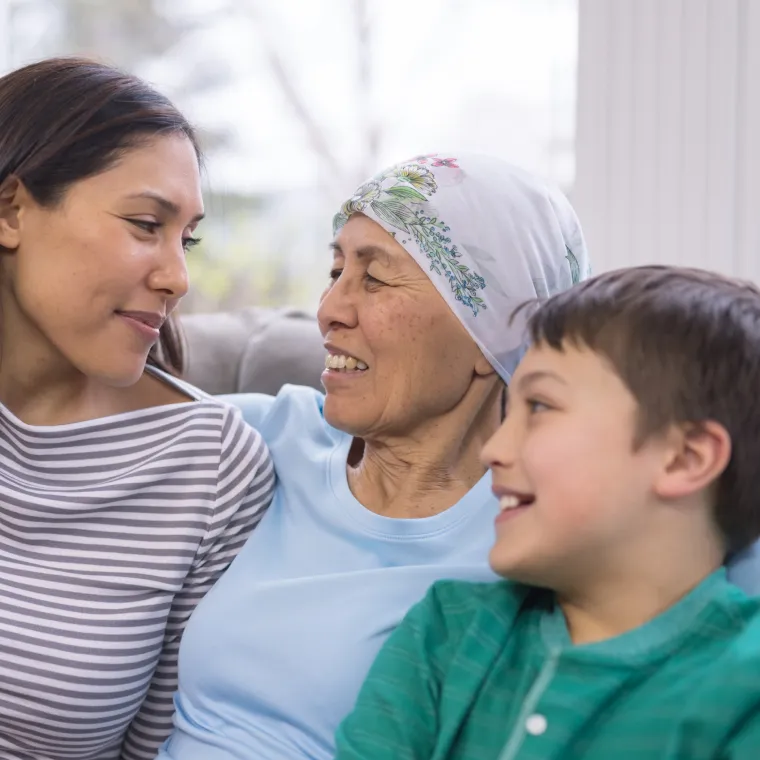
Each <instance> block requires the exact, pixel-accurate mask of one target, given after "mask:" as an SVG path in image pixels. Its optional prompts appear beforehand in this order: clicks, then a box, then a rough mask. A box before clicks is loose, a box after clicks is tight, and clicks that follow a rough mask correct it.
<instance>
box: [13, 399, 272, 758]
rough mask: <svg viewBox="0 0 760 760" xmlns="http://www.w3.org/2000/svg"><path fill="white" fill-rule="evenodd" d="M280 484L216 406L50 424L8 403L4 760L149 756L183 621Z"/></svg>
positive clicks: (254, 437)
mask: <svg viewBox="0 0 760 760" xmlns="http://www.w3.org/2000/svg"><path fill="white" fill-rule="evenodd" d="M273 488H274V472H273V468H272V464H271V460H270V458H269V452H268V450H267V448H266V446H265V444H264V442H263V441H262V439H261V437H260V436H259V435H258V433H256V432H254V431H253V430H252V429H251V428H249V427H248V426H247V425H246V424H245V423H244V422H243V420H242V418H241V416H240V414H239V412H238V411H237V410H236V409H233V408H231V407H228V406H225V405H223V404H221V403H219V402H217V401H215V400H213V399H210V398H207V397H205V396H200V395H198V397H197V398H196V400H194V401H192V402H188V403H184V404H174V405H171V406H162V407H156V408H152V409H144V410H140V411H136V412H130V413H127V414H120V415H116V416H113V417H107V418H103V419H96V420H90V421H87V422H80V423H76V424H71V425H60V426H55V427H34V426H30V425H26V424H24V423H23V422H21V421H20V420H18V419H17V418H16V417H14V416H13V415H12V414H11V413H10V412H9V411H8V410H7V409H5V408H4V407H2V406H0V758H3V759H5V760H8V759H11V758H12V759H13V760H72V759H76V760H85V758H87V759H88V760H90V759H91V760H116V759H117V758H121V759H122V760H138V759H139V760H148V759H149V758H151V759H152V758H153V757H154V756H155V754H156V751H157V748H158V746H159V744H160V743H161V742H162V741H163V739H164V738H165V737H166V736H167V735H168V733H169V731H170V730H171V719H172V713H173V706H172V696H173V693H174V691H175V687H176V671H177V651H178V648H179V640H180V637H181V635H182V631H183V630H184V627H185V623H186V622H187V619H188V618H189V616H190V614H191V612H192V611H193V609H194V608H195V606H196V604H197V603H198V602H199V601H200V599H201V597H202V596H203V595H204V594H205V593H206V592H207V591H208V590H209V588H210V587H211V586H212V585H213V583H214V582H215V581H216V579H217V578H218V577H219V575H220V574H221V573H222V572H223V571H224V569H225V568H226V567H227V566H228V565H229V563H230V562H231V561H232V559H233V558H234V556H235V555H236V554H237V552H238V551H239V550H240V548H241V547H242V545H243V543H244V542H245V540H246V538H247V537H248V535H249V533H250V532H251V530H252V529H253V527H254V526H255V525H256V523H257V522H258V520H259V519H260V518H261V516H262V514H263V511H264V510H265V509H266V507H268V506H269V502H270V500H271V496H272V490H273ZM209 646H213V642H209Z"/></svg>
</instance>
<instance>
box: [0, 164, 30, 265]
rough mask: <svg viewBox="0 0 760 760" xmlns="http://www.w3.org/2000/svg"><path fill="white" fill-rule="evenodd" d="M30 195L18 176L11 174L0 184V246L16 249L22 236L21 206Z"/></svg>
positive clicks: (11, 249)
mask: <svg viewBox="0 0 760 760" xmlns="http://www.w3.org/2000/svg"><path fill="white" fill-rule="evenodd" d="M27 195H28V193H27V190H26V188H25V187H24V186H23V184H22V183H21V181H20V180H19V179H18V177H15V176H13V175H11V176H10V177H8V178H7V179H6V180H5V181H4V182H3V183H2V184H0V247H2V248H5V249H6V250H10V251H14V250H16V248H18V246H19V242H20V237H21V234H20V233H21V207H22V205H23V203H24V199H25V198H26V196H27Z"/></svg>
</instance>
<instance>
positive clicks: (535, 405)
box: [526, 398, 551, 414]
mask: <svg viewBox="0 0 760 760" xmlns="http://www.w3.org/2000/svg"><path fill="white" fill-rule="evenodd" d="M526 403H527V404H528V411H529V412H530V413H531V414H536V413H537V412H546V411H548V410H549V409H550V408H551V407H550V406H549V405H548V404H545V403H544V402H543V401H538V400H537V399H533V398H531V399H528V400H527V402H526Z"/></svg>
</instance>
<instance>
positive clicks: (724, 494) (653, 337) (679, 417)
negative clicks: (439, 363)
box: [528, 266, 760, 553]
mask: <svg viewBox="0 0 760 760" xmlns="http://www.w3.org/2000/svg"><path fill="white" fill-rule="evenodd" d="M528 330H529V334H530V338H531V340H532V341H533V342H534V343H536V344H537V345H541V344H545V345H548V346H550V347H551V348H553V349H556V350H560V351H561V350H562V349H563V347H564V346H566V345H568V344H570V345H575V346H585V347H587V348H589V349H591V350H592V351H596V352H597V353H599V354H600V355H602V356H604V357H605V358H606V359H607V360H608V361H609V362H610V363H611V364H612V366H613V368H614V370H615V372H617V374H618V375H619V376H620V378H621V379H622V380H623V382H624V383H625V384H626V386H627V387H628V388H629V389H630V391H631V393H632V394H633V396H634V397H635V398H636V401H637V402H638V405H639V419H638V430H637V431H636V436H635V440H634V446H637V447H638V446H640V445H641V444H643V443H644V441H645V440H646V439H647V438H648V437H649V436H651V435H654V434H656V433H658V432H661V431H663V430H664V429H665V428H666V427H667V426H668V425H671V424H693V425H699V424H700V422H704V421H706V420H713V421H715V422H718V423H719V424H721V425H722V426H723V427H725V429H726V431H727V432H728V434H729V435H730V436H731V442H732V452H731V459H730V461H729V464H728V466H727V467H726V469H725V471H724V472H723V473H722V475H721V476H720V477H719V478H718V481H717V484H716V502H715V511H714V514H715V520H716V523H717V525H718V527H719V528H720V530H721V532H722V533H723V536H724V538H725V541H726V546H727V551H728V552H729V553H731V552H736V551H739V550H741V549H743V548H745V547H747V546H748V545H749V544H750V543H752V542H753V541H754V540H755V539H756V538H757V537H758V536H760V504H759V503H758V500H759V499H760V466H758V462H760V404H758V402H757V393H758V388H760V291H758V289H757V288H756V287H754V286H753V285H751V284H749V283H744V282H738V281H735V280H730V279H728V278H726V277H722V276H720V275H717V274H713V273H710V272H705V271H701V270H698V269H686V268H677V267H665V266H645V267H635V268H631V269H623V270H619V271H615V272H609V273H606V274H602V275H599V276H598V277H595V278H593V279H590V280H587V281H585V282H583V283H581V284H579V285H577V286H575V287H573V288H572V289H570V290H569V291H565V292H564V293H561V294H560V295H557V296H555V297H554V298H552V299H550V300H549V301H547V302H546V303H545V304H544V305H543V306H542V307H541V308H539V309H538V310H537V311H536V312H535V313H534V314H533V315H532V316H531V318H530V321H529V327H528Z"/></svg>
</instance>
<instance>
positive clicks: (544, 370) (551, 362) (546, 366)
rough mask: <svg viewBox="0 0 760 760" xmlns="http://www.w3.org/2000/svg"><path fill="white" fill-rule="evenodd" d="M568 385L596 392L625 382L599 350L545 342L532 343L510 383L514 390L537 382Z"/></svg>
mask: <svg viewBox="0 0 760 760" xmlns="http://www.w3.org/2000/svg"><path fill="white" fill-rule="evenodd" d="M539 380H540V381H545V382H552V383H557V384H565V385H566V386H568V387H572V388H573V390H574V391H576V390H579V391H586V390H588V391H590V392H596V391H599V390H603V389H610V390H612V389H615V390H617V389H620V388H622V387H623V385H622V381H621V380H620V378H619V377H618V376H617V373H615V371H614V370H613V368H612V366H611V364H610V363H609V362H608V361H607V360H606V359H605V358H604V356H602V355H601V354H599V353H597V352H596V351H592V350H591V349H589V348H585V347H577V346H573V345H572V344H569V345H568V344H566V345H564V346H563V347H562V350H561V351H560V350H557V349H554V348H552V347H551V346H548V345H545V344H539V345H533V346H531V347H530V348H529V349H528V351H527V352H526V354H525V356H524V357H523V359H522V360H521V362H520V364H519V365H518V367H517V369H516V370H515V373H514V375H513V376H512V382H511V383H510V390H512V388H513V387H514V390H515V391H519V389H520V388H521V387H522V386H524V385H525V384H527V383H531V382H537V381H539Z"/></svg>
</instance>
